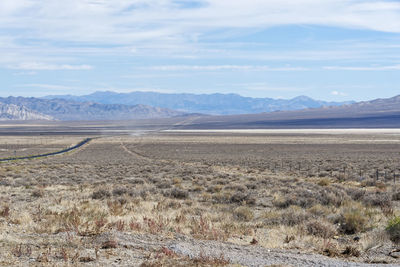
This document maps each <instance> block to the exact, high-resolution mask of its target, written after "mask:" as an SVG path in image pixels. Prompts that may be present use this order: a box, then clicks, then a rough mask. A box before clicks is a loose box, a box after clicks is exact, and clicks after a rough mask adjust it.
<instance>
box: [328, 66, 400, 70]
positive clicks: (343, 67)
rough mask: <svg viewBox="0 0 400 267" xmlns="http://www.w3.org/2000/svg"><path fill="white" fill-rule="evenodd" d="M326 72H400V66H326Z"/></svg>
mask: <svg viewBox="0 0 400 267" xmlns="http://www.w3.org/2000/svg"><path fill="white" fill-rule="evenodd" d="M324 69H325V70H348V71H388V70H400V65H392V66H372V67H367V66H365V67H346V66H326V67H324Z"/></svg>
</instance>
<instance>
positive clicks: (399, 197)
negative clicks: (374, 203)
mask: <svg viewBox="0 0 400 267" xmlns="http://www.w3.org/2000/svg"><path fill="white" fill-rule="evenodd" d="M392 200H393V201H399V200H400V192H396V193H393V195H392Z"/></svg>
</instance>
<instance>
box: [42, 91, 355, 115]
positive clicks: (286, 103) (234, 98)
mask: <svg viewBox="0 0 400 267" xmlns="http://www.w3.org/2000/svg"><path fill="white" fill-rule="evenodd" d="M44 98H45V99H57V98H60V99H67V100H73V101H78V102H87V101H89V102H96V103H102V104H124V105H137V104H143V105H150V106H156V107H163V108H168V109H173V110H179V111H182V112H188V113H203V114H211V115H229V114H250V113H261V112H272V111H279V110H300V109H305V108H318V107H322V106H340V105H343V104H351V103H354V102H352V101H349V102H325V101H319V100H314V99H312V98H309V97H307V96H299V97H295V98H293V99H289V100H286V99H273V98H251V97H243V96H240V95H237V94H201V95H196V94H164V93H156V92H131V93H115V92H95V93H93V94H90V95H83V96H73V95H53V96H46V97H44Z"/></svg>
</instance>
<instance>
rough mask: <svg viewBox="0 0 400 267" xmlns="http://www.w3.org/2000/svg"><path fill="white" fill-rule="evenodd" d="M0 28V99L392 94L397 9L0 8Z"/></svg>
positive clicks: (184, 4)
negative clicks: (113, 95) (155, 94)
mask: <svg viewBox="0 0 400 267" xmlns="http://www.w3.org/2000/svg"><path fill="white" fill-rule="evenodd" d="M0 21H1V23H0V53H1V54H2V57H1V58H0V77H1V78H2V81H3V84H2V86H1V89H0V96H3V97H4V96H8V95H10V94H12V95H16V96H33V97H40V96H46V95H63V94H71V95H87V94H90V93H93V92H95V91H116V92H131V91H156V92H162V93H194V94H212V93H222V94H227V93H235V94H239V95H242V96H248V97H257V98H266V97H268V98H281V99H291V98H294V97H296V96H300V95H306V96H308V97H311V98H313V99H318V100H324V101H349V100H354V101H364V100H372V99H376V98H389V97H392V96H395V95H397V94H399V93H398V92H400V75H399V72H400V56H399V55H400V45H399V41H400V3H399V2H397V1H391V0H382V1H376V0H366V1H359V0H349V1H342V0H326V1H317V0H296V1H285V2H282V1H276V0H264V1H260V0H250V1H248V0H247V1H241V0H238V1H224V0H187V1H186V0H163V1H155V0H131V1H129V0H128V1H127V0H115V1H112V3H111V2H108V1H100V0H96V1H93V0H90V1H89V0H71V1H60V0H56V1H51V0H44V1H40V2H38V1H32V0H3V1H1V3H0Z"/></svg>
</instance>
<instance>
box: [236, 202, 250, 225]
mask: <svg viewBox="0 0 400 267" xmlns="http://www.w3.org/2000/svg"><path fill="white" fill-rule="evenodd" d="M233 215H234V217H235V218H236V219H238V220H240V221H245V222H249V221H251V220H253V218H254V213H253V211H252V210H251V209H250V208H248V207H245V206H242V207H238V208H237V209H236V210H235V211H234V213H233Z"/></svg>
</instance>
